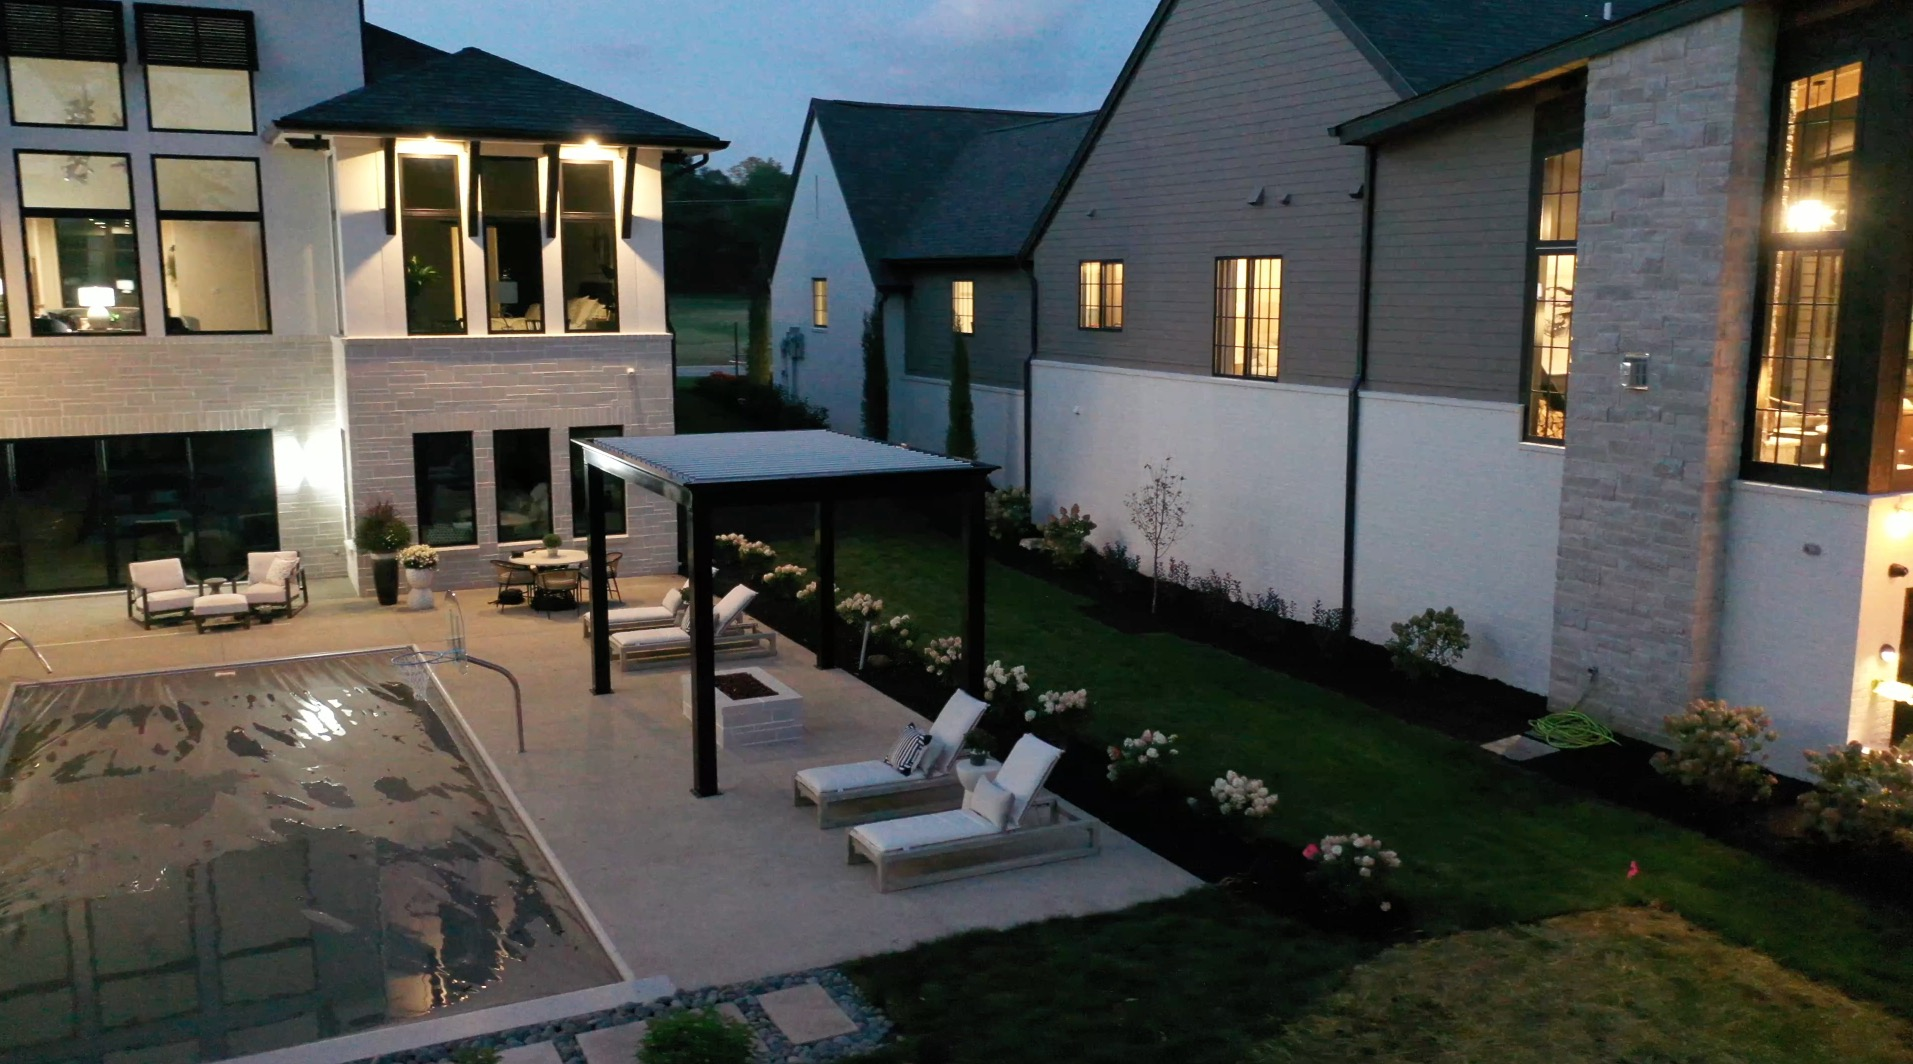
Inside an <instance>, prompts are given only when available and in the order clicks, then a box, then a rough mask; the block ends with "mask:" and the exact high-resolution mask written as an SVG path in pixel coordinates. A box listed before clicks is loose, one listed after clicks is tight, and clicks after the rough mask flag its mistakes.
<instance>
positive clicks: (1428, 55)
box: [1328, 0, 1665, 93]
mask: <svg viewBox="0 0 1913 1064" xmlns="http://www.w3.org/2000/svg"><path fill="white" fill-rule="evenodd" d="M1328 2H1329V4H1330V6H1331V7H1339V8H1340V13H1341V14H1342V15H1344V16H1346V18H1345V20H1338V21H1346V22H1347V23H1352V24H1353V28H1354V29H1355V30H1357V31H1358V32H1359V33H1360V34H1361V35H1362V36H1364V37H1366V38H1368V43H1369V44H1371V45H1372V46H1373V47H1374V50H1375V52H1377V53H1379V54H1380V58H1381V59H1382V60H1383V61H1385V62H1386V63H1387V64H1388V65H1389V66H1391V67H1393V68H1394V71H1395V73H1397V74H1399V75H1400V77H1401V80H1402V81H1405V82H1406V83H1407V88H1408V89H1410V90H1412V91H1413V92H1415V93H1424V92H1428V91H1430V90H1432V89H1437V88H1440V87H1441V86H1443V85H1446V84H1448V83H1449V82H1452V81H1457V80H1459V79H1461V78H1465V77H1467V76H1468V75H1470V74H1475V73H1479V72H1481V71H1483V70H1487V69H1488V68H1490V67H1494V66H1498V65H1500V64H1502V63H1505V62H1507V61H1508V60H1510V59H1514V58H1516V57H1518V56H1523V55H1526V54H1528V53H1529V52H1533V51H1538V50H1540V49H1542V48H1546V47H1547V46H1549V45H1551V44H1555V43H1558V42H1560V41H1564V40H1567V39H1568V38H1570V37H1577V36H1579V35H1581V34H1583V33H1587V32H1589V31H1590V30H1597V29H1600V28H1601V27H1602V26H1604V25H1606V24H1607V23H1606V22H1604V21H1603V20H1602V18H1601V3H1602V0H1328ZM1663 2H1665V0H1615V3H1614V18H1615V19H1617V20H1618V19H1623V18H1626V17H1628V16H1629V15H1634V14H1638V13H1640V12H1642V11H1645V10H1647V9H1648V8H1651V7H1657V6H1659V5H1660V4H1661V3H1663Z"/></svg>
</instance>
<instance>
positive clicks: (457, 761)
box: [0, 648, 628, 1064]
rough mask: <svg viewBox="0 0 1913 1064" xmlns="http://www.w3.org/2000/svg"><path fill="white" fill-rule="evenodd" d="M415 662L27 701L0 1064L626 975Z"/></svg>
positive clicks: (346, 661) (322, 664)
mask: <svg viewBox="0 0 1913 1064" xmlns="http://www.w3.org/2000/svg"><path fill="white" fill-rule="evenodd" d="M406 649H409V648H387V649H382V650H377V651H366V652H360V653H353V654H341V655H327V656H319V657H310V658H300V659H292V660H283V661H273V662H259V663H252V664H246V665H235V666H226V667H221V668H215V669H195V670H186V671H178V672H165V673H150V674H143V675H137V676H122V677H107V678H100V679H87V680H75V681H66V682H55V683H33V684H20V685H17V686H16V687H15V688H14V690H13V692H12V696H11V698H10V699H9V700H8V702H7V704H6V706H5V710H4V717H0V1064H42V1062H45V1064H53V1062H60V1064H65V1062H69V1061H71V1062H87V1064H95V1062H97V1064H121V1062H123V1061H124V1062H128V1064H131V1062H134V1061H138V1062H142V1064H144V1062H148V1061H154V1062H159V1061H163V1062H166V1064H173V1062H184V1064H190V1062H194V1061H210V1060H218V1059H223V1058H226V1057H230V1056H240V1055H244V1054H248V1053H256V1052H262V1051H266V1050H271V1049H278V1048H282V1047H286V1046H293V1045H299V1044H302V1043H305V1042H309V1041H313V1040H315V1039H320V1038H328V1037H333V1036H337V1035H345V1034H352V1033H356V1032H361V1031H366V1030H370V1029H373V1028H377V1027H380V1026H382V1025H387V1024H394V1023H400V1022H405V1021H411V1020H417V1019H421V1018H426V1017H435V1016H440V1015H450V1014H454V1013H462V1012H467V1011H472V1010H476V1009H481V1008H488V1007H492V1006H496V1005H504V1004H511V1003H516V1002H522V1001H528V1000H531V999H533V998H541V997H546V996H549V995H554V994H561V993H567V992H571V991H577V990H584V989H588V988H593V987H600V986H605V985H608V984H613V983H618V982H620V981H622V980H623V979H625V978H628V977H627V976H626V975H623V974H621V972H620V968H619V965H618V963H617V961H616V960H615V959H614V958H613V957H612V955H611V953H610V952H609V950H608V949H607V948H606V947H605V946H604V945H603V943H602V942H601V941H600V938H599V936H598V935H596V934H595V933H594V931H593V928H592V926H591V922H590V919H589V917H588V915H587V914H586V912H585V910H584V908H583V906H582V905H580V904H579V903H578V902H577V900H576V899H575V898H573V897H572V896H571V894H570V892H569V891H568V890H567V889H566V888H565V886H564V884H563V881H562V880H561V878H560V876H559V874H558V873H557V871H556V869H555V868H554V867H553V866H552V865H551V863H550V861H549V859H548V858H547V857H546V856H545V854H544V852H543V850H542V848H541V847H540V846H539V844H538V842H537V840H536V838H535V836H534V835H533V834H532V832H531V831H530V830H529V829H528V828H527V826H526V825H525V824H524V823H523V821H522V820H521V819H520V817H519V815H518V814H517V812H516V811H515V809H514V806H513V805H512V803H511V801H510V799H509V797H508V796H507V795H506V793H505V791H504V789H503V788H502V786H501V785H500V784H499V782H498V781H497V780H496V779H494V778H493V776H492V773H491V772H490V771H489V770H488V768H487V767H486V763H485V761H484V758H483V757H482V756H481V755H480V754H479V751H478V749H477V746H476V744H475V743H474V742H473V740H472V738H471V737H470V736H469V735H468V734H466V732H465V729H464V727H463V725H462V723H461V722H460V721H459V720H458V719H457V717H456V715H455V714H454V713H452V712H451V711H450V710H449V707H447V708H445V709H444V710H443V711H442V710H441V709H440V708H438V707H435V706H434V705H433V704H432V703H433V701H434V700H438V699H435V698H434V697H422V696H421V693H419V692H414V690H413V689H412V687H411V686H410V685H409V684H408V683H407V682H406V681H405V678H404V677H403V675H402V674H401V673H400V672H399V670H398V669H397V668H396V667H395V666H393V664H392V657H393V655H394V654H396V653H399V652H401V651H403V650H406ZM438 701H442V700H438Z"/></svg>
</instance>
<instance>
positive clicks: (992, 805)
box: [963, 776, 1016, 831]
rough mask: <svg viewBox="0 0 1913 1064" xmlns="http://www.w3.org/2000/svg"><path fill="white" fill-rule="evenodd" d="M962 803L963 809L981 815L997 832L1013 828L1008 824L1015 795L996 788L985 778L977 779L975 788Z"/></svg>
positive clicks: (1014, 803)
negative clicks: (994, 826)
mask: <svg viewBox="0 0 1913 1064" xmlns="http://www.w3.org/2000/svg"><path fill="white" fill-rule="evenodd" d="M963 801H964V805H965V807H967V808H968V809H970V810H971V811H973V812H976V813H980V814H982V816H983V818H984V819H985V820H988V821H989V822H990V823H992V824H994V825H996V830H998V831H1005V830H1007V829H1009V828H1010V827H1012V826H1014V825H1012V824H1011V823H1010V810H1011V809H1012V808H1014V807H1015V806H1016V795H1014V794H1011V793H1010V792H1008V791H1006V790H1004V789H1003V788H1001V787H998V786H997V785H996V784H995V782H993V781H992V780H991V779H990V778H989V777H987V776H979V777H977V781H976V787H975V788H974V789H972V790H971V791H970V793H969V795H968V796H966V797H965V798H964V800H963Z"/></svg>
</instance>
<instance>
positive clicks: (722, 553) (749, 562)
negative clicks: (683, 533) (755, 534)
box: [715, 532, 777, 580]
mask: <svg viewBox="0 0 1913 1064" xmlns="http://www.w3.org/2000/svg"><path fill="white" fill-rule="evenodd" d="M715 539H716V541H717V553H718V557H719V558H720V559H722V560H728V561H730V562H732V563H733V564H735V565H736V566H737V567H738V569H739V570H741V571H742V572H743V573H744V578H745V579H746V580H758V579H761V578H762V577H763V576H764V574H765V573H768V572H770V570H771V567H772V566H773V565H776V564H777V551H776V550H775V549H774V548H773V547H771V545H770V544H768V543H760V542H758V541H757V540H754V539H751V538H750V537H748V536H745V535H743V534H742V533H738V532H726V533H724V534H723V535H721V536H717V537H715Z"/></svg>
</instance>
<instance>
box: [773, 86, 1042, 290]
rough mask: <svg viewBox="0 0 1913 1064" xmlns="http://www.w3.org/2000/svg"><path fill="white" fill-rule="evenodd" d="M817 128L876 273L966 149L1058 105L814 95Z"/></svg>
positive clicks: (814, 126)
mask: <svg viewBox="0 0 1913 1064" xmlns="http://www.w3.org/2000/svg"><path fill="white" fill-rule="evenodd" d="M810 107H811V112H810V116H811V123H812V132H813V135H817V134H821V135H822V136H823V138H824V141H825V143H826V144H827V145H829V148H830V158H831V161H832V163H833V164H834V166H835V167H836V172H837V184H838V185H839V187H841V188H842V189H843V193H844V203H845V205H846V206H847V207H848V208H849V209H850V219H851V223H852V224H853V225H854V226H855V227H856V230H857V242H858V245H859V246H860V247H861V248H862V249H863V253H864V258H865V260H866V261H867V262H868V263H869V265H870V272H871V275H872V276H882V273H883V266H882V262H883V260H884V258H885V257H886V254H885V253H886V251H887V250H888V248H889V246H890V245H891V244H892V243H893V242H894V241H896V240H898V239H899V238H900V237H902V236H903V235H904V233H905V232H906V230H907V229H908V227H909V225H910V223H911V220H912V219H913V218H915V217H916V214H917V211H918V209H919V208H920V207H921V206H922V205H923V203H924V202H925V201H926V200H928V199H929V198H930V196H931V195H932V194H934V193H935V192H936V191H937V189H938V186H939V185H940V184H941V179H942V178H943V177H944V176H945V175H946V174H947V173H948V171H949V170H950V168H951V167H952V166H953V165H955V163H956V161H957V159H958V157H959V156H961V155H962V153H963V151H964V150H965V149H966V148H967V147H969V145H970V143H971V142H972V141H974V140H975V139H976V138H977V137H978V136H980V135H981V134H984V133H987V132H990V131H992V130H997V129H1003V128H1006V127H1009V126H1017V125H1025V124H1028V123H1030V122H1032V121H1040V120H1043V119H1051V118H1065V117H1069V116H1066V115H1059V114H1055V113H1052V112H1032V111H997V110H981V109H975V108H967V107H919V106H909V105H903V104H879V103H859V102H855V101H849V100H812V101H811V105H810ZM799 166H800V169H801V163H800V164H799Z"/></svg>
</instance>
